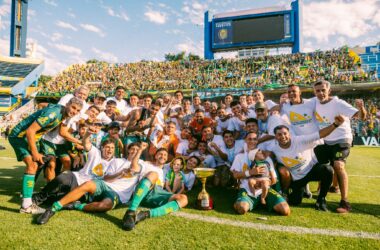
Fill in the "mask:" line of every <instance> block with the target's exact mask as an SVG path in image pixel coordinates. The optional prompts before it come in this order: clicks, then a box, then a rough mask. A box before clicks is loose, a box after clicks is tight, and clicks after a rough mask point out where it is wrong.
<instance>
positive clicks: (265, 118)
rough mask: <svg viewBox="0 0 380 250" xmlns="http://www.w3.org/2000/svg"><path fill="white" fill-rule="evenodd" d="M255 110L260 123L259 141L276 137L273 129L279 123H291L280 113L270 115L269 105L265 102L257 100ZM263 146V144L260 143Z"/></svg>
mask: <svg viewBox="0 0 380 250" xmlns="http://www.w3.org/2000/svg"><path fill="white" fill-rule="evenodd" d="M255 111H256V115H257V121H258V125H259V137H260V140H259V142H265V141H268V140H271V139H273V138H274V133H273V129H274V128H275V127H277V126H279V125H287V126H288V125H289V124H288V122H287V121H285V120H284V119H283V118H282V117H281V116H279V115H278V114H274V115H270V114H269V111H268V107H267V105H266V104H265V103H264V102H257V103H256V104H255ZM260 147H263V145H260Z"/></svg>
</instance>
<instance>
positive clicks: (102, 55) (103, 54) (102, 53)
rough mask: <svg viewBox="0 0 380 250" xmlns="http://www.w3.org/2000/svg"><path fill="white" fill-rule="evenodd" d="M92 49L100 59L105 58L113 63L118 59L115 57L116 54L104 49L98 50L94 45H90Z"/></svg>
mask: <svg viewBox="0 0 380 250" xmlns="http://www.w3.org/2000/svg"><path fill="white" fill-rule="evenodd" d="M92 51H93V52H94V53H95V54H96V55H97V56H98V57H99V58H100V59H102V60H105V61H107V62H111V63H114V62H117V61H118V60H119V59H118V58H117V56H115V55H114V54H112V53H110V52H106V51H102V50H99V49H97V48H95V47H92Z"/></svg>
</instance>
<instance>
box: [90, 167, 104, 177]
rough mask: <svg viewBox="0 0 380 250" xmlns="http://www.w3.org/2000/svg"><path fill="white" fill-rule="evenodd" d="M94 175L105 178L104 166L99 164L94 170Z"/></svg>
mask: <svg viewBox="0 0 380 250" xmlns="http://www.w3.org/2000/svg"><path fill="white" fill-rule="evenodd" d="M92 173H93V174H94V175H96V176H103V174H104V172H103V165H102V164H98V165H96V166H95V167H94V168H93V169H92Z"/></svg>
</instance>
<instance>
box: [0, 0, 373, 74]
mask: <svg viewBox="0 0 380 250" xmlns="http://www.w3.org/2000/svg"><path fill="white" fill-rule="evenodd" d="M290 2H291V1H288V0H285V1H284V0H283V1H274V0H224V1H215V0H214V1H211V0H205V1H201V0H196V1H179V0H162V1H142V0H140V1H136V0H134V1H132V0H125V1H121V0H112V1H106V0H103V1H102V0H29V13H28V34H27V36H28V43H31V44H35V47H36V53H35V56H36V57H37V58H42V59H44V60H45V74H52V75H53V74H56V73H57V72H59V71H61V70H63V69H65V68H66V67H67V66H68V65H70V64H73V63H83V62H85V61H86V60H88V59H92V58H96V59H100V60H106V61H109V62H135V61H139V60H142V59H146V60H164V55H165V54H166V53H169V52H171V53H174V52H179V51H183V50H185V51H187V52H192V53H196V54H199V55H201V56H203V13H204V11H205V10H210V12H211V14H216V13H220V12H226V11H232V10H243V9H252V8H263V7H271V6H276V5H280V6H282V5H285V6H289V5H290ZM10 3H11V1H10V0H0V18H1V19H0V54H1V55H8V54H9V23H10V14H9V11H10ZM303 15H304V18H303V19H304V20H303V28H304V29H303V37H304V51H306V52H307V51H313V50H316V49H323V50H325V49H331V48H336V47H339V46H341V45H344V44H348V45H350V46H355V45H361V46H363V45H371V44H374V43H376V42H378V41H380V0H351V1H343V0H325V1H310V0H309V1H307V0H306V1H304V13H303Z"/></svg>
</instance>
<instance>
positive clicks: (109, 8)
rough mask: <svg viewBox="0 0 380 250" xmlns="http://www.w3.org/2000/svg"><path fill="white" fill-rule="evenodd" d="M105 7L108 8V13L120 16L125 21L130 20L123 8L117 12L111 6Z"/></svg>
mask: <svg viewBox="0 0 380 250" xmlns="http://www.w3.org/2000/svg"><path fill="white" fill-rule="evenodd" d="M104 8H105V9H106V10H107V14H108V15H110V16H113V17H117V18H120V19H121V20H124V21H129V17H128V15H127V13H125V12H124V11H123V10H121V11H120V12H119V13H117V12H116V11H115V10H114V9H112V8H111V7H104Z"/></svg>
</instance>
